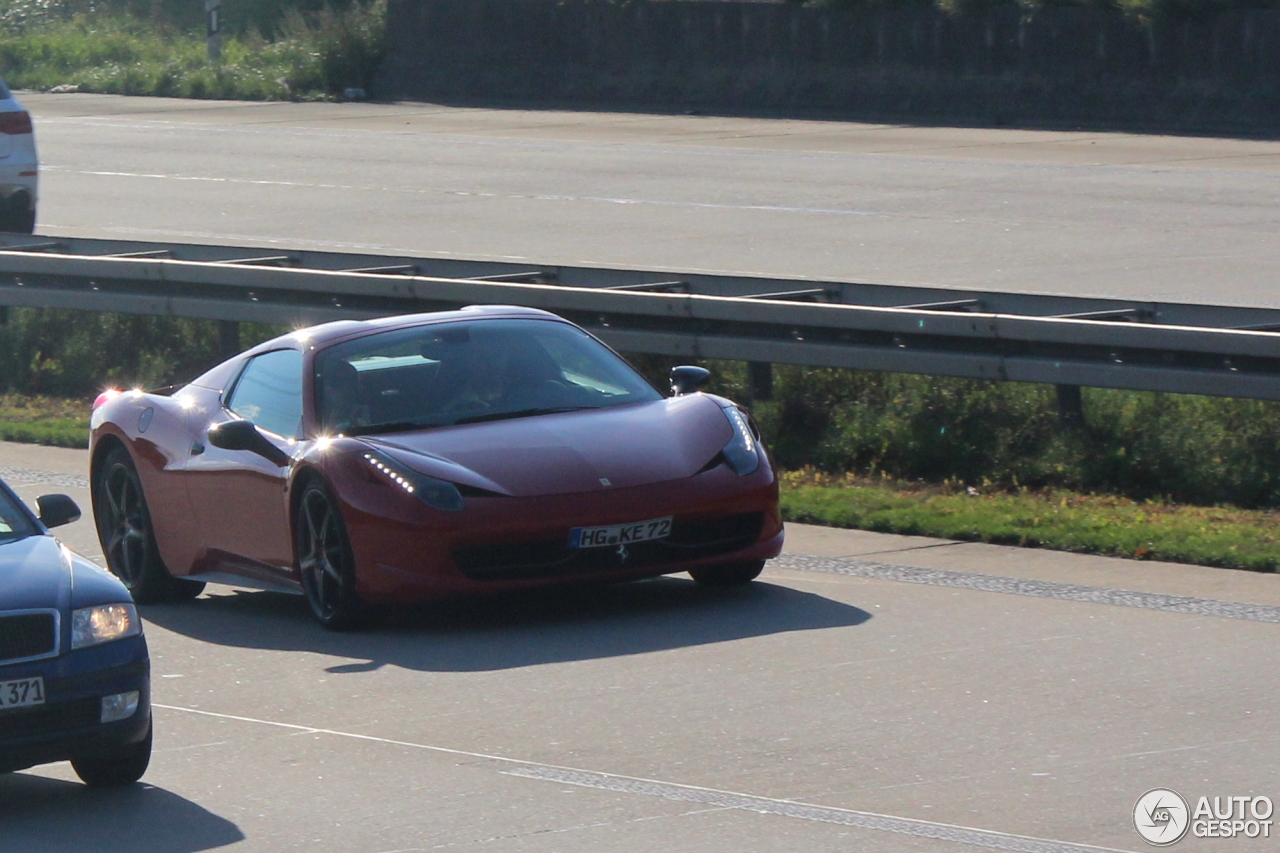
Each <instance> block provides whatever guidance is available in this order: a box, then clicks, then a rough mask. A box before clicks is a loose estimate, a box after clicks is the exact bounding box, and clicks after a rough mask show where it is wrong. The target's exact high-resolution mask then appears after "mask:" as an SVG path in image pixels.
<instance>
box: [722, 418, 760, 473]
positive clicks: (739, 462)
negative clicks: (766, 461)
mask: <svg viewBox="0 0 1280 853" xmlns="http://www.w3.org/2000/svg"><path fill="white" fill-rule="evenodd" d="M721 411H722V412H724V416H725V417H726V418H728V419H729V425H730V426H732V427H733V438H732V439H730V440H729V443H728V444H726V445H725V446H724V449H723V450H721V451H720V452H721V454H723V455H724V459H725V461H726V462H728V463H729V467H730V468H732V469H733V471H734V473H735V474H738V475H739V476H742V477H745V476H746V475H747V474H753V473H755V470H756V469H757V468H759V467H760V445H759V444H758V443H757V442H756V440H755V436H753V435H752V433H751V425H750V424H748V423H747V416H746V415H745V414H743V413H742V410H741V409H739V408H738V407H737V406H725V407H724V408H723V409H721Z"/></svg>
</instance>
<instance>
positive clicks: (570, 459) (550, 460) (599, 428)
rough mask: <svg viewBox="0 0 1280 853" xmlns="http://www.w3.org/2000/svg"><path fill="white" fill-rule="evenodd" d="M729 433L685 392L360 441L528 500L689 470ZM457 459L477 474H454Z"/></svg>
mask: <svg viewBox="0 0 1280 853" xmlns="http://www.w3.org/2000/svg"><path fill="white" fill-rule="evenodd" d="M732 437H733V428H732V427H730V426H729V420H728V418H726V417H725V416H724V413H723V412H722V411H721V410H720V406H719V405H718V404H717V403H716V402H715V400H713V399H712V398H710V397H707V396H705V395H702V394H690V395H686V396H683V397H672V398H667V399H662V400H655V401H653V402H650V403H639V404H636V405H630V406H617V407H613V408H607V409H589V410H584V411H580V412H565V413H563V414H556V415H539V416H536V417H529V418H513V419H511V420H505V421H491V422H487V423H478V424H465V425H462V426H456V427H446V428H443V429H434V430H424V431H422V432H416V433H404V434H398V435H386V436H378V437H377V438H366V439H364V440H365V441H367V442H368V443H369V444H371V445H375V446H377V447H379V448H381V449H384V450H387V451H390V452H392V455H394V456H395V457H397V458H398V459H400V461H401V462H403V463H404V464H406V465H408V466H409V467H411V468H413V469H414V470H416V471H419V472H421V473H423V474H427V475H428V476H434V477H442V478H444V479H449V480H452V481H454V482H464V483H466V484H467V485H474V486H477V487H479V488H488V489H491V490H493V491H499V492H502V493H504V494H508V495H513V496H517V497H527V496H531V495H557V494H570V493H576V492H599V491H607V490H610V489H625V488H629V487H632V486H644V485H648V484H649V483H660V482H664V481H667V480H678V479H682V478H685V477H691V476H693V475H694V474H696V473H697V472H698V471H700V470H701V469H702V468H703V467H704V466H705V465H706V464H707V463H708V462H710V461H711V460H712V459H714V458H715V456H716V454H717V453H719V452H720V450H721V448H723V447H724V446H725V445H726V444H728V443H729V440H730V439H731V438H732ZM455 466H457V467H460V468H464V469H466V470H467V471H469V472H471V473H472V474H474V475H476V479H475V480H473V481H471V482H466V481H467V480H469V479H470V478H465V479H464V478H461V477H458V476H456V474H457V473H460V472H457V471H456V468H455ZM451 468H454V469H455V470H454V472H453V473H450V470H449V469H451ZM495 487H496V488H495Z"/></svg>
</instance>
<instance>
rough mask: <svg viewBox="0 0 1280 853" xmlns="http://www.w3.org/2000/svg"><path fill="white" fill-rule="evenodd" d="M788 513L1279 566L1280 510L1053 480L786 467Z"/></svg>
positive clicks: (887, 528) (849, 523) (1157, 556)
mask: <svg viewBox="0 0 1280 853" xmlns="http://www.w3.org/2000/svg"><path fill="white" fill-rule="evenodd" d="M782 512H783V517H784V518H785V519H786V520H788V521H798V522H806V523H811V524H822V525H826V526H829V527H846V528H855V529H860V530H872V531H876V532H879V533H899V534H905V535H911V536H931V537H936V538H939V539H956V540H961V541H967V542H989V543H992V544H995V545H1018V546H1022V547H1027V548H1047V549H1051V550H1055V551H1074V552H1077V553H1082V554H1104V555H1107V556H1112V557H1127V558H1130V559H1138V560H1162V561H1166V562H1171V563H1193V564H1196V565H1202V566H1220V567H1223V568H1231V569H1249V570H1251V571H1259V572H1274V571H1276V570H1277V568H1278V567H1280V539H1278V538H1277V536H1276V531H1277V530H1278V529H1280V513H1277V512H1275V511H1267V510H1243V509H1234V508H1228V507H1201V506H1188V505H1181V504H1171V503H1165V502H1160V501H1135V500H1129V499H1127V498H1121V497H1115V496H1111V495H1086V494H1080V493H1078V492H1071V491H1064V490H1052V491H1043V492H1032V491H1027V490H1019V491H1015V492H994V493H991V494H983V493H980V492H978V490H972V491H970V490H967V489H963V488H961V487H956V486H949V485H948V486H920V485H915V484H904V483H900V482H892V481H879V482H877V481H866V480H856V479H848V478H846V479H844V480H843V481H841V480H839V479H837V478H832V477H825V476H823V475H820V474H817V475H815V474H814V473H813V472H792V473H789V474H786V475H784V477H783V484H782Z"/></svg>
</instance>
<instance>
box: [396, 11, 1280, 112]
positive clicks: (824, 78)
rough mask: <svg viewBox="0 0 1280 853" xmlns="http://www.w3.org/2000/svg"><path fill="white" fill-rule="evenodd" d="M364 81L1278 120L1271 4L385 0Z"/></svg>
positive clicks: (664, 102)
mask: <svg viewBox="0 0 1280 853" xmlns="http://www.w3.org/2000/svg"><path fill="white" fill-rule="evenodd" d="M389 34H390V53H389V56H388V59H387V61H386V63H385V65H384V67H383V69H382V71H381V74H380V77H379V82H378V85H377V87H376V90H377V91H376V93H377V94H378V95H379V96H381V97H402V98H414V99H425V100H433V99H438V100H453V101H494V100H499V101H519V102H523V103H531V102H532V103H543V104H583V105H596V106H614V107H622V108H627V107H642V108H644V107H648V108H659V109H673V110H679V109H691V108H696V109H703V110H747V111H754V110H765V111H780V112H804V111H832V112H836V113H840V114H843V115H846V116H851V117H868V118H875V117H886V118H888V117H912V118H923V119H933V118H936V119H961V120H971V121H978V122H996V123H1004V122H1018V121H1026V122H1036V121H1053V122H1091V123H1097V122H1102V123H1117V122H1118V123H1125V124H1133V123H1139V124H1141V123H1153V124H1158V125H1164V126H1186V127H1196V126H1199V127H1207V128H1209V127H1211V128H1218V129H1251V130H1262V131H1274V130H1278V129H1280V11H1276V10H1248V11H1234V12H1226V13H1223V14H1220V15H1217V16H1214V17H1212V18H1206V19H1202V20H1196V21H1183V22H1177V23H1169V24H1164V25H1157V26H1155V27H1151V28H1146V27H1142V26H1140V25H1138V24H1136V23H1134V22H1132V21H1129V20H1127V19H1126V18H1124V17H1123V16H1122V15H1120V14H1119V13H1115V12H1110V11H1104V10H1098V9H1084V8H1050V9H1046V10H1044V11H1042V12H1039V13H1036V14H1034V15H1031V16H1026V15H1024V13H1023V12H1022V11H1021V10H1020V9H1018V8H1017V7H1013V6H1008V7H996V8H989V9H987V10H985V11H978V12H975V13H972V14H968V15H965V16H961V17H950V16H948V15H945V14H943V13H941V12H939V11H937V10H936V9H934V8H932V7H931V6H921V7H908V8H883V7H881V8H868V9H845V10H841V9H817V8H807V7H803V6H797V5H790V4H787V5H775V4H760V3H721V2H702V3H673V2H645V0H632V2H621V3H619V2H607V0H606V1H605V2H591V0H391V6H390V16H389Z"/></svg>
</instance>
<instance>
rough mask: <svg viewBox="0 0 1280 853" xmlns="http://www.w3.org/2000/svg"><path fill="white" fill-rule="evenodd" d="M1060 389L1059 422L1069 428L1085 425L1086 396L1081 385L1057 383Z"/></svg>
mask: <svg viewBox="0 0 1280 853" xmlns="http://www.w3.org/2000/svg"><path fill="white" fill-rule="evenodd" d="M1054 387H1055V388H1056V389H1058V423H1060V424H1062V425H1063V426H1064V427H1067V428H1068V429H1077V428H1079V427H1082V426H1084V398H1083V397H1082V396H1081V395H1080V386H1079V385H1055V386H1054Z"/></svg>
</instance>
